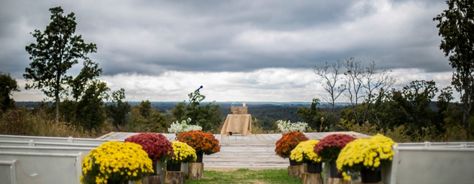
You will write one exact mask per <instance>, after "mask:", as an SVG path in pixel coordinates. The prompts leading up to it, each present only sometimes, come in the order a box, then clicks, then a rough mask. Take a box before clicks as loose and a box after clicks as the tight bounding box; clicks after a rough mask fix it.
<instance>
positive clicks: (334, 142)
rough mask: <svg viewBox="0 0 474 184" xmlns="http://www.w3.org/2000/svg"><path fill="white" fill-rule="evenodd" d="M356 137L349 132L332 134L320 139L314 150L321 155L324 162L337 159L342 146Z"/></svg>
mask: <svg viewBox="0 0 474 184" xmlns="http://www.w3.org/2000/svg"><path fill="white" fill-rule="evenodd" d="M354 139H355V138H354V137H352V136H350V135H347V134H331V135H328V136H326V137H324V138H323V139H321V141H319V143H318V144H317V145H316V146H315V147H314V151H315V152H316V153H317V154H318V155H320V156H321V158H322V160H323V161H324V162H327V163H329V162H333V161H336V159H337V156H338V155H339V153H340V151H341V149H342V148H344V147H345V146H346V144H347V143H349V142H351V141H353V140H354Z"/></svg>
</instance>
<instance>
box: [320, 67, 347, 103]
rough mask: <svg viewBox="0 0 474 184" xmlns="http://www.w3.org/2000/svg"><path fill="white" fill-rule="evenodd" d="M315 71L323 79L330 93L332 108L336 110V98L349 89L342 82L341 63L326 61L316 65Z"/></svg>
mask: <svg viewBox="0 0 474 184" xmlns="http://www.w3.org/2000/svg"><path fill="white" fill-rule="evenodd" d="M314 72H315V73H316V75H318V76H320V77H321V78H322V79H323V88H324V90H325V91H326V92H327V93H328V95H329V102H330V103H331V107H332V108H331V110H332V111H334V109H335V104H336V100H337V99H338V98H339V96H341V94H342V92H344V91H345V90H346V89H347V88H346V85H344V84H343V83H341V76H340V75H341V63H339V62H337V63H333V64H328V63H325V64H324V65H322V66H319V67H316V68H315V69H314Z"/></svg>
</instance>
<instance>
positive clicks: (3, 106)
mask: <svg viewBox="0 0 474 184" xmlns="http://www.w3.org/2000/svg"><path fill="white" fill-rule="evenodd" d="M13 91H19V90H18V85H17V83H16V80H15V79H13V78H12V77H11V76H10V75H9V74H3V73H0V110H1V111H6V110H7V109H9V108H12V107H15V101H14V100H13V98H11V95H12V92H13Z"/></svg>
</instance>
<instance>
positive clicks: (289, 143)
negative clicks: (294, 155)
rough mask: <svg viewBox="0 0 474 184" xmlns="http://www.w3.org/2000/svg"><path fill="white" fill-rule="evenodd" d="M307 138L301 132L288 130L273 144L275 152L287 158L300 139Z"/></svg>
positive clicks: (304, 139)
mask: <svg viewBox="0 0 474 184" xmlns="http://www.w3.org/2000/svg"><path fill="white" fill-rule="evenodd" d="M306 140H308V138H307V137H306V136H305V135H304V134H303V133H301V132H289V133H285V134H283V136H282V137H281V138H280V139H279V140H278V141H277V142H276V144H275V147H276V148H275V152H276V154H277V155H279V156H280V157H282V158H288V157H289V156H290V153H291V150H293V148H295V147H296V146H297V145H298V144H299V143H300V142H301V141H306Z"/></svg>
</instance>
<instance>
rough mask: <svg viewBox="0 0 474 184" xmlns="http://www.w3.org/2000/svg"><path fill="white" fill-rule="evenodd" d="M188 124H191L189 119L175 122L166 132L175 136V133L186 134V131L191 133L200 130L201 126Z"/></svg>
mask: <svg viewBox="0 0 474 184" xmlns="http://www.w3.org/2000/svg"><path fill="white" fill-rule="evenodd" d="M190 122H191V118H188V119H186V120H182V121H181V122H179V121H175V122H173V123H171V125H170V127H169V128H168V132H169V133H175V134H177V133H181V132H187V131H192V130H202V127H201V126H199V125H190V124H189V123H190Z"/></svg>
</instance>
